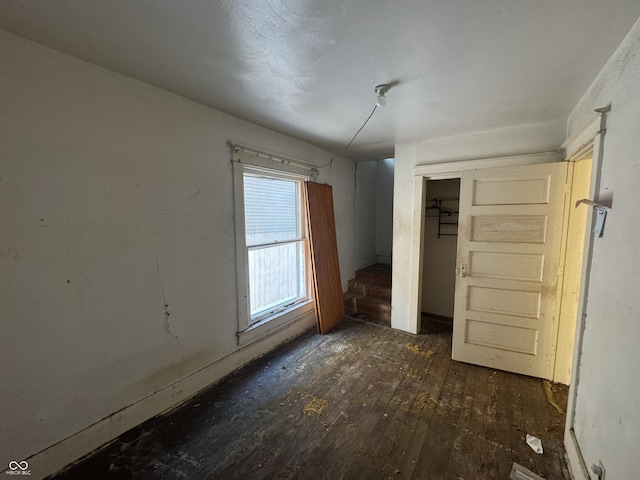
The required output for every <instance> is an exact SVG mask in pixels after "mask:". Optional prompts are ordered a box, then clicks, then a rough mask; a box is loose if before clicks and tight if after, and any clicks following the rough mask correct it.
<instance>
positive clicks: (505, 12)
mask: <svg viewBox="0 0 640 480" xmlns="http://www.w3.org/2000/svg"><path fill="white" fill-rule="evenodd" d="M638 16H640V1H638V0H607V1H603V0H561V1H558V0H535V1H534V0H520V1H517V0H484V1H478V0H396V1H391V0H387V1H383V0H351V1H349V0H295V1H294V0H289V1H284V0H280V1H279V0H260V1H258V0H255V1H246V0H245V1H242V0H217V1H216V0H183V1H176V0H83V1H80V0H73V1H72V0H56V1H51V0H29V1H17V0H16V1H9V0H3V1H1V2H0V28H1V29H3V30H6V31H8V32H11V33H14V34H17V35H21V36H23V37H26V38H28V39H32V40H35V41H37V42H40V43H42V44H45V45H48V46H50V47H52V48H54V49H56V50H60V51H62V52H66V53H68V54H70V55H73V56H76V57H79V58H81V59H84V60H87V61H89V62H92V63H95V64H97V65H101V66H104V67H106V68H108V69H111V70H114V71H116V72H120V73H123V74H125V75H128V76H130V77H133V78H137V79H139V80H142V81H145V82H147V83H150V84H152V85H156V86H158V87H161V88H164V89H166V90H169V91H171V92H175V93H177V94H180V95H183V96H185V97H187V98H190V99H193V100H195V101H197V102H199V103H203V104H205V105H209V106H211V107H213V108H216V109H218V110H221V111H224V112H227V113H230V114H232V115H235V116H238V117H241V118H244V119H247V120H250V121H253V122H255V123H258V124H260V125H264V126H267V127H269V128H272V129H275V130H278V131H281V132H283V133H287V134H289V135H292V136H295V137H298V138H301V139H304V140H307V141H309V142H312V143H315V144H317V145H320V146H322V147H325V148H327V149H329V150H331V151H334V152H338V153H345V154H346V155H347V156H351V157H354V158H371V157H378V156H383V155H388V154H391V153H392V152H393V145H394V144H395V143H402V142H407V141H413V140H422V139H427V138H436V137H443V136H449V135H455V134H459V133H468V132H475V131H482V130H490V129H494V128H501V127H507V126H515V125H524V124H530V123H536V122H542V121H547V120H554V119H559V118H564V117H566V116H567V115H568V114H569V112H570V111H571V109H572V107H573V106H574V105H575V104H576V102H577V101H578V100H579V98H580V96H581V95H582V94H583V93H584V91H585V90H586V88H587V87H588V86H589V84H590V83H591V82H592V81H593V79H594V78H595V76H596V75H597V73H598V72H599V71H600V69H601V68H602V67H603V66H604V64H605V62H606V60H607V59H608V58H609V57H610V55H611V54H612V53H613V51H614V50H615V48H616V47H617V46H618V44H619V43H620V42H621V41H622V39H623V38H624V36H625V35H626V34H627V32H628V31H629V30H630V29H631V27H632V25H633V24H634V22H635V20H636V19H637V18H638ZM389 82H395V83H397V84H395V86H394V88H392V90H391V91H390V92H389V93H388V95H387V97H388V104H387V106H386V107H384V108H381V109H378V110H377V111H376V113H375V115H374V116H373V117H372V119H371V120H370V122H369V124H368V125H367V126H366V128H365V129H363V131H362V132H361V133H360V135H359V136H358V138H357V139H356V141H355V142H354V143H353V145H352V146H351V147H350V148H349V149H348V150H347V151H346V152H344V148H345V146H346V145H347V144H348V142H349V140H350V139H351V137H352V136H353V134H354V133H355V132H356V131H357V130H358V128H360V126H361V125H362V123H363V122H364V120H365V119H366V118H367V116H368V115H369V114H370V113H371V110H372V108H373V106H374V104H375V94H374V92H373V88H374V87H375V85H377V84H379V83H389Z"/></svg>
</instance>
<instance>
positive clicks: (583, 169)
mask: <svg viewBox="0 0 640 480" xmlns="http://www.w3.org/2000/svg"><path fill="white" fill-rule="evenodd" d="M560 160H561V158H559V155H557V154H555V155H554V154H543V155H530V156H529V155H526V156H518V157H510V158H506V159H505V158H502V159H488V160H477V161H471V162H459V163H458V164H457V165H455V167H463V166H464V167H466V168H461V169H460V171H458V172H455V171H454V170H453V169H452V170H451V171H450V173H445V172H446V170H444V165H439V166H438V167H437V168H438V169H439V171H436V172H435V173H436V174H435V175H428V173H429V171H430V170H431V169H433V167H431V166H424V170H425V173H427V174H425V175H422V176H421V178H419V173H421V172H420V170H422V169H416V171H415V173H416V187H417V190H416V193H418V194H419V195H420V196H421V197H422V198H421V202H417V205H418V204H420V203H421V205H420V208H421V215H420V221H421V222H422V225H420V230H417V231H416V233H417V232H418V231H421V232H424V233H423V234H421V235H420V237H419V240H420V243H419V252H420V264H419V267H420V268H419V275H418V278H416V283H419V289H418V293H419V298H418V302H417V306H418V308H417V309H416V310H417V312H416V314H417V315H416V317H417V318H416V327H418V328H419V325H420V322H421V320H422V312H425V313H429V314H435V315H438V314H440V315H441V316H443V317H448V318H451V317H453V315H452V313H451V307H450V305H451V303H450V302H451V299H452V295H453V294H454V293H453V292H454V291H455V288H453V287H451V286H450V285H451V282H452V281H455V279H456V278H457V275H456V273H455V267H456V260H455V259H456V256H455V255H446V254H445V249H444V248H443V246H444V245H445V244H444V243H443V242H447V241H448V242H450V243H451V245H449V248H450V249H452V250H455V248H456V247H455V245H457V243H458V242H457V241H456V240H457V238H456V237H455V233H457V228H458V227H457V225H452V226H449V227H447V226H444V227H443V226H441V225H438V224H439V223H440V222H442V217H441V212H440V211H438V208H437V207H438V206H440V207H441V208H442V207H446V208H449V209H450V210H451V212H450V213H451V214H453V213H454V212H457V211H459V210H458V209H457V208H456V207H455V204H454V206H453V208H452V207H451V206H447V205H445V204H444V202H443V199H444V198H448V199H449V198H450V199H451V200H450V201H453V202H455V201H456V200H455V199H456V197H458V194H456V192H459V189H460V183H459V182H460V179H459V177H460V176H462V172H463V171H466V170H476V171H477V170H479V169H485V168H486V169H489V168H495V167H517V166H525V165H534V164H541V163H557V162H558V161H560ZM572 160H573V162H571V164H570V166H569V168H568V172H570V175H569V176H567V178H566V182H567V190H566V191H567V195H566V197H565V200H564V203H565V206H566V210H565V212H566V215H565V216H564V218H563V219H562V220H560V221H558V222H556V223H558V224H559V223H562V230H563V232H562V238H563V243H562V250H561V253H560V257H559V259H558V260H556V262H557V263H556V265H566V271H567V275H566V276H565V277H564V278H562V282H560V284H559V285H558V292H557V296H558V297H557V298H558V300H557V304H556V305H557V306H556V308H555V311H556V312H560V309H561V311H562V315H563V317H562V324H561V323H560V319H559V317H558V318H556V320H555V324H554V327H553V330H552V331H553V333H550V335H551V337H550V338H551V341H552V342H553V347H552V348H551V350H550V351H551V353H552V354H556V353H557V355H555V357H554V358H551V360H550V361H551V362H552V364H551V369H550V371H551V372H552V373H551V374H549V373H545V374H544V375H543V376H544V377H545V378H551V379H554V380H556V381H560V382H562V383H565V384H567V383H568V382H569V379H570V374H571V360H572V350H573V344H574V338H575V335H574V332H575V325H576V322H575V319H576V315H577V310H578V297H579V290H580V272H581V267H582V260H583V255H582V246H583V245H584V237H585V230H586V229H585V225H586V218H585V212H584V211H582V212H577V211H574V210H575V208H570V204H571V203H572V202H573V205H575V200H576V198H577V197H581V198H585V197H587V196H588V193H589V188H590V184H591V175H590V173H591V169H590V159H589V158H586V157H584V158H581V159H579V160H580V162H577V161H576V159H572ZM462 163H464V164H467V163H469V165H462ZM574 166H575V169H574ZM574 170H575V175H574ZM563 178H564V177H563ZM574 180H575V182H576V184H575V186H574V189H573V195H569V192H570V190H569V188H568V187H569V185H570V184H571V182H572V181H574ZM563 183H564V182H563ZM420 187H421V188H420ZM447 187H448V188H451V190H447V189H446V188H447ZM439 197H441V198H439ZM418 198H420V197H418ZM417 205H416V208H417ZM442 211H444V208H442ZM414 218H416V220H417V219H418V216H417V214H416V216H415V217H414ZM569 221H571V224H569ZM451 223H456V222H455V221H452V222H451ZM432 224H433V225H432ZM434 226H439V227H440V229H441V230H440V233H441V234H442V233H443V230H442V228H451V230H449V231H447V233H451V234H453V235H451V236H450V237H449V238H448V239H447V238H446V236H441V237H440V238H438V236H437V229H436V228H434ZM465 231H466V230H465ZM443 237H444V238H443ZM414 238H415V237H414ZM438 240H440V242H438ZM458 247H459V245H458ZM458 250H459V248H458ZM458 254H459V252H458ZM438 262H440V263H441V264H443V265H444V266H445V267H444V269H439V268H438ZM416 270H418V269H416V268H415V265H413V270H412V275H415V274H416ZM461 276H465V277H466V275H461ZM414 278H415V277H414ZM447 282H449V284H448V285H447ZM463 293H464V292H463ZM434 298H435V299H436V301H435V302H434ZM561 299H562V301H561ZM447 305H449V309H448V310H447ZM557 315H559V313H556V316H557ZM418 328H417V329H416V333H417V330H418ZM556 342H557V350H556ZM496 368H501V367H499V366H498V367H496ZM505 369H506V370H508V368H505ZM547 371H549V370H548V369H547Z"/></svg>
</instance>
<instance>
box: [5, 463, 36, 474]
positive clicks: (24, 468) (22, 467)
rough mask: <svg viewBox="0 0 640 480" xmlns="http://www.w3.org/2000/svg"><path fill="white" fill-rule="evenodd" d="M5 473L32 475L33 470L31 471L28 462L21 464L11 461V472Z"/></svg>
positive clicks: (6, 472)
mask: <svg viewBox="0 0 640 480" xmlns="http://www.w3.org/2000/svg"><path fill="white" fill-rule="evenodd" d="M4 473H5V475H31V470H29V464H28V463H27V461H26V460H23V461H21V462H17V461H15V460H11V461H10V462H9V470H6V471H5V472H4Z"/></svg>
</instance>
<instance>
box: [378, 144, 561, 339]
mask: <svg viewBox="0 0 640 480" xmlns="http://www.w3.org/2000/svg"><path fill="white" fill-rule="evenodd" d="M561 160H562V156H561V154H560V153H559V152H557V151H556V152H539V153H531V154H526V155H513V156H505V157H491V158H478V159H476V160H462V161H458V162H444V163H430V164H424V165H416V166H415V167H414V169H413V175H414V180H415V181H414V186H413V188H414V196H413V228H412V236H411V249H410V252H411V260H410V261H409V265H410V267H409V268H410V272H409V282H410V283H409V285H410V291H409V295H410V298H409V330H408V331H409V332H411V333H414V334H417V333H418V331H419V330H420V317H421V306H420V303H421V298H420V297H421V292H422V242H423V236H424V215H423V212H424V201H425V200H424V198H425V191H426V187H425V179H426V180H441V179H447V178H460V177H461V176H462V172H463V171H466V170H477V169H481V168H498V167H511V166H519V165H534V164H539V163H551V162H557V161H561ZM393 296H394V294H393V292H392V295H391V298H393ZM392 326H394V322H393V317H392Z"/></svg>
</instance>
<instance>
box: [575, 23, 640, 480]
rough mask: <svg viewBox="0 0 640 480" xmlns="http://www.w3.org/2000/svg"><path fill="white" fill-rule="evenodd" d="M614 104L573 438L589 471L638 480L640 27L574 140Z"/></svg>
mask: <svg viewBox="0 0 640 480" xmlns="http://www.w3.org/2000/svg"><path fill="white" fill-rule="evenodd" d="M609 102H611V112H610V113H609V115H608V121H607V133H606V135H605V137H604V152H603V164H602V170H601V182H600V189H599V193H598V198H599V199H600V200H603V201H605V202H609V201H611V203H612V207H613V208H612V211H611V212H610V213H609V215H608V216H607V222H606V228H605V232H604V237H603V238H596V239H594V240H593V252H592V264H591V273H590V277H589V279H588V282H589V283H588V285H589V290H588V298H587V309H586V317H585V320H584V325H585V326H584V337H583V344H582V355H581V358H580V363H579V364H578V368H577V372H574V379H573V382H574V383H575V381H576V380H577V382H578V384H577V403H576V410H575V414H576V416H575V432H576V436H577V439H578V442H579V444H580V448H581V450H582V454H583V456H584V459H585V461H586V464H587V466H588V467H589V466H590V465H591V464H594V463H595V464H597V463H598V461H600V460H601V461H602V462H603V464H604V466H605V469H606V478H607V479H608V480H616V479H630V478H637V476H638V459H637V457H638V448H639V447H638V446H639V445H640V408H638V399H639V398H640V369H639V368H638V365H640V348H638V347H639V346H640V295H639V294H638V292H639V290H638V272H639V271H640V255H638V245H639V243H638V239H640V214H639V213H638V193H639V192H640V187H639V185H640V135H638V133H639V132H640V22H638V23H636V25H635V27H634V28H633V30H632V31H631V32H630V33H629V35H628V36H627V38H626V39H625V41H624V42H623V43H622V44H621V46H620V47H619V49H618V50H617V51H616V53H615V54H614V55H613V56H612V58H611V59H610V61H609V62H608V64H607V65H606V66H605V68H604V70H603V71H602V72H601V73H600V75H599V76H598V78H597V79H596V80H595V82H594V83H593V85H592V86H591V87H590V88H589V90H588V91H587V92H586V94H585V95H584V97H583V98H582V100H581V101H580V102H579V103H578V105H577V106H576V107H575V109H574V110H573V112H572V113H571V115H570V117H569V121H568V133H569V134H571V133H572V132H574V131H575V130H576V129H577V128H578V127H579V126H580V125H581V124H582V123H583V122H584V121H585V120H586V119H587V117H588V115H589V114H590V113H591V112H592V111H593V109H595V108H599V107H602V106H605V105H606V104H608V103H609ZM576 373H577V374H576ZM575 388H576V387H575V385H572V389H574V390H575ZM572 467H573V470H574V472H575V471H578V470H579V466H578V465H576V464H574V465H572ZM593 478H595V476H594V477H593Z"/></svg>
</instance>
